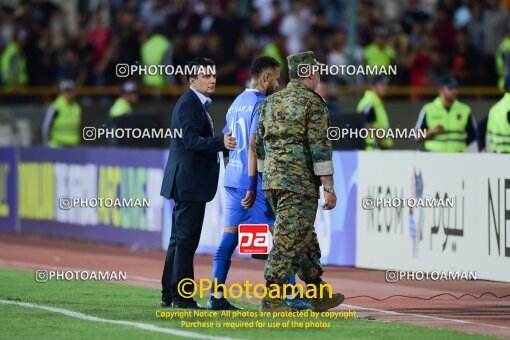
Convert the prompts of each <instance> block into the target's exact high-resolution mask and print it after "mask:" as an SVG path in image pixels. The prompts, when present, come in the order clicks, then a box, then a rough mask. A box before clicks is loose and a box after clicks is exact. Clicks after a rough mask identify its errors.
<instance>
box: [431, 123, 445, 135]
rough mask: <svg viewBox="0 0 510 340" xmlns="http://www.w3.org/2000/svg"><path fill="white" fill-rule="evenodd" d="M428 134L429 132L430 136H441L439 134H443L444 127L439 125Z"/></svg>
mask: <svg viewBox="0 0 510 340" xmlns="http://www.w3.org/2000/svg"><path fill="white" fill-rule="evenodd" d="M430 132H431V134H432V135H434V136H435V135H439V134H441V133H443V132H444V127H443V126H441V125H438V126H436V127H435V128H433V129H432V130H430Z"/></svg>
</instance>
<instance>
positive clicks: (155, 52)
mask: <svg viewBox="0 0 510 340" xmlns="http://www.w3.org/2000/svg"><path fill="white" fill-rule="evenodd" d="M171 47H172V45H171V43H170V41H169V40H168V39H167V38H166V37H165V36H164V35H163V34H161V32H160V29H159V28H156V29H155V31H154V33H153V34H152V35H151V36H150V37H149V38H148V39H147V40H145V41H144V42H143V44H142V46H141V48H140V56H141V59H142V66H146V67H147V68H148V67H149V66H151V65H171V64H172V48H171ZM142 83H143V85H145V86H151V87H163V86H165V85H166V84H167V83H168V76H167V75H166V74H163V73H161V72H159V71H158V72H157V73H156V74H152V73H151V74H149V73H148V72H146V74H144V75H143V76H142Z"/></svg>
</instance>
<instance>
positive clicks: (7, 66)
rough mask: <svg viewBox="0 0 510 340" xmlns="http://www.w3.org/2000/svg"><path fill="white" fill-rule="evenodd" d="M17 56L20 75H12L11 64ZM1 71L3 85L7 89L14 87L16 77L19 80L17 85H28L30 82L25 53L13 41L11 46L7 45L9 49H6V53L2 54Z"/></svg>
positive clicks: (0, 60) (0, 59)
mask: <svg viewBox="0 0 510 340" xmlns="http://www.w3.org/2000/svg"><path fill="white" fill-rule="evenodd" d="M15 55H18V65H17V67H18V74H16V75H13V74H11V63H12V58H14V56H15ZM0 69H1V76H2V83H3V84H4V86H6V87H12V86H13V85H14V77H16V78H17V83H18V84H20V85H26V84H27V82H28V75H27V67H26V59H25V56H24V55H23V53H21V50H20V48H19V45H18V44H17V43H16V42H14V41H11V42H10V43H9V44H7V47H6V48H5V50H4V52H3V53H2V55H1V57H0Z"/></svg>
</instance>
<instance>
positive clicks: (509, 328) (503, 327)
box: [340, 304, 510, 330]
mask: <svg viewBox="0 0 510 340" xmlns="http://www.w3.org/2000/svg"><path fill="white" fill-rule="evenodd" d="M340 306H346V307H351V308H358V309H365V310H370V311H374V312H380V313H384V314H392V315H402V316H406V315H407V316H416V317H419V318H425V319H433V320H440V321H451V322H457V323H467V324H472V325H476V326H484V327H493V328H502V329H508V330H510V327H505V326H499V325H489V324H485V323H478V322H473V321H467V320H458V319H448V318H440V317H438V316H431V315H423V314H414V313H400V312H394V311H391V310H384V309H377V308H368V307H360V306H354V305H346V304H341V305H340ZM396 322H398V321H396Z"/></svg>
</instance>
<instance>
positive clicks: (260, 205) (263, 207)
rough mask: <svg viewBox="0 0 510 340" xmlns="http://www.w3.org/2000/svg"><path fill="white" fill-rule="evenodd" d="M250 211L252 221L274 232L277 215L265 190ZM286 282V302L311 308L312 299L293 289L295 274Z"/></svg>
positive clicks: (295, 307)
mask: <svg viewBox="0 0 510 340" xmlns="http://www.w3.org/2000/svg"><path fill="white" fill-rule="evenodd" d="M248 211H249V214H250V219H251V223H256V224H267V225H269V230H270V231H271V234H273V230H274V223H275V219H276V217H275V215H274V212H273V208H271V204H270V203H269V201H268V200H267V198H266V197H265V195H264V191H263V190H260V191H258V192H257V198H256V199H255V203H254V205H253V207H252V208H251V209H249V210H248ZM286 283H288V284H289V285H288V286H287V288H286V294H285V295H286V298H285V299H284V301H285V303H286V304H287V305H288V306H289V307H290V308H293V309H298V310H305V309H310V308H311V307H312V305H311V303H310V301H309V300H308V299H307V298H306V297H300V296H299V295H298V294H297V290H296V289H293V287H292V286H294V287H295V285H296V276H295V275H293V276H292V277H291V278H289V280H288V281H287V282H286Z"/></svg>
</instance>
